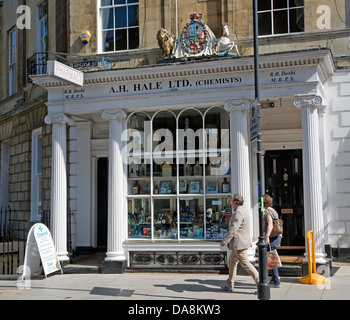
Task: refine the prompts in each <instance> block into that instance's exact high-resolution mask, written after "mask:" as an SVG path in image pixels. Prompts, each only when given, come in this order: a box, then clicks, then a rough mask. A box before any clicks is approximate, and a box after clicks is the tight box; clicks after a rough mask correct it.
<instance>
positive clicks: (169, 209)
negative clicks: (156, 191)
mask: <svg viewBox="0 0 350 320" xmlns="http://www.w3.org/2000/svg"><path fill="white" fill-rule="evenodd" d="M176 208H177V204H176V198H171V199H165V198H162V199H154V214H153V221H154V238H155V239H177V238H178V236H177V235H178V229H177V211H176Z"/></svg>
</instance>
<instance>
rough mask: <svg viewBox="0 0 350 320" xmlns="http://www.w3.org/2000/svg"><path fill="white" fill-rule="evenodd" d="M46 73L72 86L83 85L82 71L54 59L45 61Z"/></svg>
mask: <svg viewBox="0 0 350 320" xmlns="http://www.w3.org/2000/svg"><path fill="white" fill-rule="evenodd" d="M47 74H48V75H50V76H53V77H54V78H56V79H59V80H63V81H65V82H68V83H69V84H72V85H74V86H79V87H83V86H84V73H83V72H81V71H78V70H76V69H74V68H72V67H69V66H67V65H65V64H63V63H61V62H58V61H56V60H51V61H48V62H47Z"/></svg>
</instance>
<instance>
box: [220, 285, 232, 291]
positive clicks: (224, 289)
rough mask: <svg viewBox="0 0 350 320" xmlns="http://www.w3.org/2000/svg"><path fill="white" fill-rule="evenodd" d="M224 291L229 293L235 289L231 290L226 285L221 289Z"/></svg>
mask: <svg viewBox="0 0 350 320" xmlns="http://www.w3.org/2000/svg"><path fill="white" fill-rule="evenodd" d="M221 290H222V291H228V292H234V289H233V288H229V287H228V286H226V285H224V286H222V287H221Z"/></svg>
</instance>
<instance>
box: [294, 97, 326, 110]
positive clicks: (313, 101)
mask: <svg viewBox="0 0 350 320" xmlns="http://www.w3.org/2000/svg"><path fill="white" fill-rule="evenodd" d="M294 105H295V106H296V107H297V108H303V107H306V106H312V107H314V108H317V109H321V110H323V109H325V105H324V104H323V99H322V97H320V96H305V97H297V98H295V100H294Z"/></svg>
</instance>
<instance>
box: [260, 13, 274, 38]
mask: <svg viewBox="0 0 350 320" xmlns="http://www.w3.org/2000/svg"><path fill="white" fill-rule="evenodd" d="M269 34H272V22H271V13H270V12H266V13H259V36H265V35H269Z"/></svg>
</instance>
